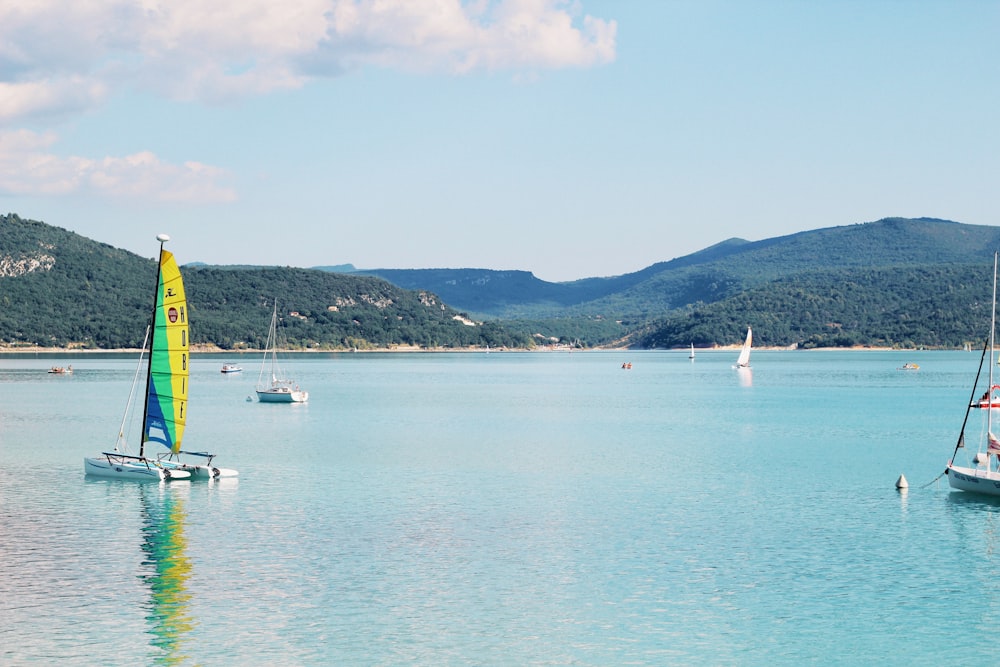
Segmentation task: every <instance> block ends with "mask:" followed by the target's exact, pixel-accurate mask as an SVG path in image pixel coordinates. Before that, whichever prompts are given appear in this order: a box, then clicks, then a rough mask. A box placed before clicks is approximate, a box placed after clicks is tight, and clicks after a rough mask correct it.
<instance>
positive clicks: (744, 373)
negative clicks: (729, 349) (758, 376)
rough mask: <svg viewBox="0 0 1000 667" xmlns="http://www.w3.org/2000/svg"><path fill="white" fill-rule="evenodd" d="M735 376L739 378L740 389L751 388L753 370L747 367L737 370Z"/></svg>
mask: <svg viewBox="0 0 1000 667" xmlns="http://www.w3.org/2000/svg"><path fill="white" fill-rule="evenodd" d="M736 374H737V375H738V376H739V377H740V386H741V387H752V386H753V370H751V369H750V368H749V367H743V368H737V369H736Z"/></svg>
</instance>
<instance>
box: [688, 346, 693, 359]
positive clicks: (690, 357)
mask: <svg viewBox="0 0 1000 667" xmlns="http://www.w3.org/2000/svg"><path fill="white" fill-rule="evenodd" d="M688 359H692V360H693V359H694V343H691V353H690V354H688Z"/></svg>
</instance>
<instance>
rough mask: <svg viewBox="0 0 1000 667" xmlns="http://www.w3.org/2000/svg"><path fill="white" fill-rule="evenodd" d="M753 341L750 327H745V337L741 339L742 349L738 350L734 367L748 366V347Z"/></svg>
mask: <svg viewBox="0 0 1000 667" xmlns="http://www.w3.org/2000/svg"><path fill="white" fill-rule="evenodd" d="M752 343H753V332H752V331H751V330H750V327H747V337H746V340H744V341H743V349H741V350H740V356H739V357H738V358H737V359H736V366H734V368H750V347H751V345H752Z"/></svg>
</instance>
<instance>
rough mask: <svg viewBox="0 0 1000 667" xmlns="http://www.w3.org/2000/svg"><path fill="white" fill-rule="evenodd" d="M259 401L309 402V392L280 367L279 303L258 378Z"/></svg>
mask: <svg viewBox="0 0 1000 667" xmlns="http://www.w3.org/2000/svg"><path fill="white" fill-rule="evenodd" d="M268 358H270V363H269V362H268ZM265 374H266V375H267V378H265ZM257 400H259V401H260V402H261V403H305V402H306V401H308V400H309V392H307V391H302V390H301V389H299V387H298V385H296V384H295V382H294V381H292V380H289V379H287V378H286V377H285V376H284V375H283V374H282V372H281V368H280V367H279V366H278V303H277V301H275V303H274V312H273V313H272V314H271V328H270V329H269V330H268V332H267V344H266V345H265V346H264V359H263V361H262V362H261V365H260V375H259V376H258V377H257Z"/></svg>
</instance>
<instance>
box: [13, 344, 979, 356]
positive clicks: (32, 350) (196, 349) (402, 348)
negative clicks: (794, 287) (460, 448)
mask: <svg viewBox="0 0 1000 667" xmlns="http://www.w3.org/2000/svg"><path fill="white" fill-rule="evenodd" d="M741 347H742V345H716V346H714V347H701V348H697V347H696V348H695V352H706V353H707V352H737V351H739V350H740V348H741ZM689 349H690V348H687V347H676V348H670V349H651V350H646V349H641V350H640V349H632V348H627V347H593V348H573V347H568V346H551V347H550V346H538V347H534V348H486V347H462V348H453V347H435V348H424V347H418V346H415V345H394V346H392V347H380V348H370V349H363V350H359V349H354V350H343V349H342V350H316V349H310V350H302V349H282V350H279V352H281V353H282V354H372V353H383V354H384V353H404V354H413V353H435V352H468V353H477V352H480V353H482V352H486V353H494V352H495V353H503V352H538V353H543V352H622V353H638V352H688V351H689ZM753 350H754V352H762V351H766V352H907V353H911V354H912V353H919V352H931V351H948V350H951V351H955V352H961V351H962V350H961V349H959V348H951V347H948V348H920V349H917V348H899V347H869V346H855V347H814V348H809V349H804V348H800V347H797V346H763V347H755V348H753ZM142 352H143V350H141V349H139V348H118V349H93V348H74V347H38V346H23V347H22V346H16V347H3V346H0V355H6V354H11V355H18V354H57V355H67V356H71V355H77V354H79V355H84V356H86V355H90V354H125V355H137V354H140V353H142ZM190 352H191V354H192V355H201V354H217V355H231V356H234V357H239V356H243V355H258V354H263V353H264V350H263V349H242V350H224V349H222V348H220V347H216V346H214V345H192V346H191V348H190Z"/></svg>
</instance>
